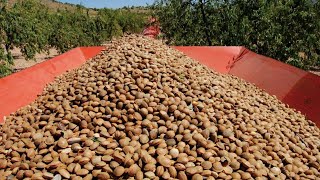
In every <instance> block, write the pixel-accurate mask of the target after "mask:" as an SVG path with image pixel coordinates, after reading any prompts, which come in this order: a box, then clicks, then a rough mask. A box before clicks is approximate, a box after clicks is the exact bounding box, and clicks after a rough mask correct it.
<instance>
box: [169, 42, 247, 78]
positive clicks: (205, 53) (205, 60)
mask: <svg viewBox="0 0 320 180" xmlns="http://www.w3.org/2000/svg"><path fill="white" fill-rule="evenodd" d="M174 48H175V49H177V50H179V51H181V52H183V53H184V54H186V55H187V56H189V57H191V58H193V59H195V60H197V61H199V62H200V63H201V64H204V65H206V66H208V67H209V68H211V69H214V70H215V71H218V72H220V73H228V72H229V70H230V68H231V66H232V64H233V62H234V61H235V60H236V59H235V58H236V57H238V55H239V54H241V53H242V51H243V50H244V48H243V47H238V46H234V47H224V46H215V47H210V46H175V47H174Z"/></svg>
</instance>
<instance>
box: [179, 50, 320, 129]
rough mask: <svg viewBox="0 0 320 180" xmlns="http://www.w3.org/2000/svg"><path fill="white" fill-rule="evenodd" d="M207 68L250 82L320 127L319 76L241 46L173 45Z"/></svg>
mask: <svg viewBox="0 0 320 180" xmlns="http://www.w3.org/2000/svg"><path fill="white" fill-rule="evenodd" d="M175 48H176V49H178V50H180V51H182V52H184V53H185V54H186V55H188V56H190V57H192V58H194V59H195V60H197V61H199V62H200V63H202V64H204V65H206V66H208V67H209V68H211V69H213V70H216V71H218V72H222V73H229V74H232V75H235V76H238V77H240V78H242V79H244V80H246V81H247V82H250V83H253V84H255V85H256V86H258V87H259V88H261V89H263V90H265V91H266V92H268V93H269V94H271V95H275V96H276V97H277V98H278V99H279V100H281V101H282V102H284V103H286V104H288V105H289V106H290V107H291V108H295V109H296V110H298V111H300V112H302V114H305V115H306V116H307V117H308V118H309V119H311V120H312V121H313V122H315V123H316V124H317V125H318V126H319V127H320V96H319V95H318V93H319V92H320V76H317V75H313V74H311V73H309V72H306V71H303V70H301V69H298V68H295V67H293V66H290V65H288V64H285V63H282V62H280V61H276V60H274V59H272V58H268V57H265V56H262V55H259V54H256V53H254V52H252V51H249V50H247V49H245V48H243V47H175Z"/></svg>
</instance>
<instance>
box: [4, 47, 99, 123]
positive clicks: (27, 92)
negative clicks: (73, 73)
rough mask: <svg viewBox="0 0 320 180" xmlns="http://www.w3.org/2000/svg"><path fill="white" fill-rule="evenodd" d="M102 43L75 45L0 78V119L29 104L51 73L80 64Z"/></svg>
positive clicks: (95, 52) (57, 72)
mask: <svg viewBox="0 0 320 180" xmlns="http://www.w3.org/2000/svg"><path fill="white" fill-rule="evenodd" d="M102 49H103V47H84V48H75V49H72V50H70V51H68V52H67V53H64V54H61V55H59V56H57V57H55V58H52V59H50V60H47V61H45V62H42V63H39V64H37V65H34V66H32V67H30V68H27V69H25V70H22V71H20V72H17V73H14V74H12V75H10V76H7V77H4V78H1V79H0V122H3V117H4V116H7V115H9V114H10V113H12V112H15V111H16V110H17V109H19V108H21V107H23V106H25V105H28V104H30V103H31V102H32V101H34V99H35V98H36V97H37V95H39V94H41V92H42V91H43V88H44V87H45V85H46V84H48V83H50V82H52V81H53V80H54V78H55V77H57V76H58V75H60V74H62V73H64V72H66V71H67V70H71V69H74V68H77V67H79V66H80V65H82V64H83V63H84V62H85V61H86V60H88V59H90V58H91V57H93V56H95V55H96V54H98V53H99V52H100V51H101V50H102Z"/></svg>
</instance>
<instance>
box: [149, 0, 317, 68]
mask: <svg viewBox="0 0 320 180" xmlns="http://www.w3.org/2000/svg"><path fill="white" fill-rule="evenodd" d="M319 4H320V3H319V2H318V1H312V0H224V1H221V0H199V1H193V0H185V1H181V0H160V1H157V2H156V4H155V6H154V7H153V8H155V9H156V14H157V15H158V16H159V20H160V23H161V26H162V31H163V33H165V36H166V39H167V40H168V43H170V44H175V45H210V44H212V45H223V46H224V45H227V46H246V47H248V48H249V49H251V50H253V51H255V52H257V53H260V54H263V55H266V56H270V57H273V58H275V59H279V60H281V61H284V62H287V63H290V64H292V65H295V66H297V67H300V68H304V69H308V68H310V67H312V66H319V65H320V57H319V55H320V49H319V47H320V43H319V42H320V41H319V39H320V21H319V20H320V8H319V7H320V5H319ZM301 54H303V56H301Z"/></svg>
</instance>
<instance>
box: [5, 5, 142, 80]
mask: <svg viewBox="0 0 320 180" xmlns="http://www.w3.org/2000/svg"><path fill="white" fill-rule="evenodd" d="M40 2H41V1H39V0H23V1H17V3H16V4H14V5H13V7H8V6H7V3H6V1H5V0H0V61H1V62H2V64H1V63H0V76H3V75H7V74H9V73H10V72H11V70H10V66H11V65H12V64H13V63H14V59H13V57H12V55H11V53H10V51H11V50H12V49H13V48H14V47H18V48H20V49H21V53H22V55H23V56H24V57H25V58H26V59H32V58H34V56H35V54H36V53H40V52H45V51H47V52H48V50H49V49H50V48H56V49H57V50H58V51H60V52H65V51H68V50H69V49H71V48H75V47H78V46H94V45H100V44H102V43H103V42H105V41H107V40H110V39H111V38H112V37H114V36H120V35H122V34H123V33H127V32H128V33H137V32H141V31H142V29H143V27H144V21H145V18H146V16H147V15H146V14H143V13H138V12H134V11H130V10H120V9H119V10H111V9H101V10H98V13H97V15H92V14H90V13H89V9H86V8H85V7H83V6H81V5H77V6H75V7H76V8H75V10H68V9H60V10H57V11H50V10H49V9H48V8H47V7H46V6H45V5H44V4H41V3H40Z"/></svg>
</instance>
